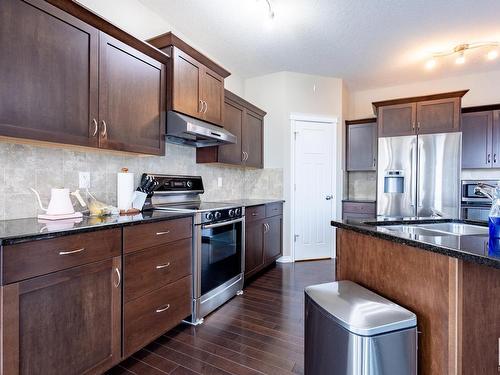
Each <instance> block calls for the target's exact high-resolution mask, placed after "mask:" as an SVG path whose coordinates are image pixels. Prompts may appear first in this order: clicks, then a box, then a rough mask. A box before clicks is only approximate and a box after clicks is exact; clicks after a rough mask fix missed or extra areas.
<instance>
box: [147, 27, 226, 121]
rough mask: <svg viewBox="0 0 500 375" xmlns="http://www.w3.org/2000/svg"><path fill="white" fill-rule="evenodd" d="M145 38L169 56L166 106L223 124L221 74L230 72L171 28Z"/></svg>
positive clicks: (224, 74) (224, 76)
mask: <svg viewBox="0 0 500 375" xmlns="http://www.w3.org/2000/svg"><path fill="white" fill-rule="evenodd" d="M148 42H149V43H151V44H152V45H153V46H155V47H157V48H160V49H161V50H162V51H165V52H166V53H168V54H170V55H171V56H172V59H171V62H170V68H171V69H170V70H171V73H169V74H170V75H169V79H168V88H167V90H168V95H167V96H168V97H169V99H168V110H173V111H177V112H181V113H184V114H186V115H189V116H192V117H196V118H198V119H201V120H205V121H208V122H211V123H213V124H215V125H219V126H223V121H224V78H227V77H228V76H229V75H230V73H229V72H228V71H227V70H225V69H224V68H222V67H221V66H220V65H218V64H216V63H215V62H213V61H212V60H210V59H209V58H208V57H206V56H205V55H203V54H201V53H200V52H199V51H197V50H195V49H194V48H193V47H191V46H190V45H188V44H187V43H186V42H184V41H183V40H181V39H179V38H178V37H177V36H175V35H174V34H172V33H171V32H169V33H166V34H162V35H159V36H157V37H155V38H153V39H150V40H148Z"/></svg>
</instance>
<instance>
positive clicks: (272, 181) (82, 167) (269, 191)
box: [0, 141, 283, 220]
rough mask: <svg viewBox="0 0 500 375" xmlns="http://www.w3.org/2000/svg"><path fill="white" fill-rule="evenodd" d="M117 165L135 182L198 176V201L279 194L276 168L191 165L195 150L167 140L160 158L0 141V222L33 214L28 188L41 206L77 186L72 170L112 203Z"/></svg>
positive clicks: (33, 203)
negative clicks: (54, 193) (53, 192)
mask: <svg viewBox="0 0 500 375" xmlns="http://www.w3.org/2000/svg"><path fill="white" fill-rule="evenodd" d="M123 167H126V168H128V169H129V171H130V172H132V173H134V175H135V180H136V185H138V183H139V179H140V176H141V174H142V173H143V172H151V173H162V174H181V175H201V176H202V177H203V182H204V185H205V194H204V195H203V197H202V199H204V200H226V199H238V198H266V199H267V198H271V199H272V198H281V197H282V196H283V171H282V170H281V169H243V168H239V167H233V166H226V165H218V164H209V165H207V164H196V150H195V149H194V148H191V147H185V146H178V145H172V144H167V152H166V155H165V156H137V155H130V154H118V153H110V152H107V151H102V150H91V149H85V150H83V151H82V150H81V149H77V150H74V149H71V148H56V147H54V146H39V145H31V144H17V143H10V142H6V141H0V220H7V219H17V218H25V217H34V216H36V215H37V213H38V212H39V210H38V206H37V203H36V199H35V195H34V194H33V193H32V192H31V191H30V190H29V188H30V187H33V188H35V189H37V190H38V191H39V192H40V195H41V197H42V202H43V203H44V204H45V205H46V204H47V203H48V200H49V196H50V188H51V187H62V186H64V187H68V188H70V189H72V190H74V189H76V188H78V172H90V191H91V192H92V193H93V194H94V195H95V196H96V198H98V199H100V200H103V201H105V202H107V203H110V204H113V205H116V173H118V172H119V171H120V169H121V168H123ZM219 177H221V178H222V187H218V178H219ZM75 207H76V205H75Z"/></svg>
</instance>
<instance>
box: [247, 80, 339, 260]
mask: <svg viewBox="0 0 500 375" xmlns="http://www.w3.org/2000/svg"><path fill="white" fill-rule="evenodd" d="M343 94H345V87H344V86H343V82H342V80H341V79H338V78H332V77H321V76H314V75H308V74H300V73H293V72H279V73H273V74H269V75H265V76H260V77H255V78H250V79H247V80H246V81H245V97H246V99H247V100H249V101H250V102H252V103H254V104H255V105H257V106H258V107H260V108H262V109H263V110H265V111H266V112H267V113H268V114H267V116H266V119H265V127H264V139H265V144H264V154H265V158H264V165H265V167H266V168H283V189H284V192H283V197H284V199H285V200H286V204H285V208H284V220H283V221H284V230H283V232H284V233H283V235H284V255H285V256H289V255H290V249H291V243H290V237H291V232H290V231H291V220H290V219H291V218H290V187H291V173H290V172H291V158H290V152H291V150H290V145H291V138H290V137H291V132H290V114H292V113H303V114H312V115H316V116H323V117H332V118H338V120H339V126H338V129H337V130H338V133H337V149H340V150H341V149H342V139H343V127H342V126H340V124H342V119H343V107H345V103H344V101H343ZM338 159H339V160H338V170H339V172H340V171H341V168H342V165H343V164H342V163H343V161H342V160H341V159H340V158H338ZM336 181H337V192H338V193H337V195H338V197H339V203H338V207H337V212H340V197H341V196H342V188H343V179H342V173H339V176H338V178H337V179H336Z"/></svg>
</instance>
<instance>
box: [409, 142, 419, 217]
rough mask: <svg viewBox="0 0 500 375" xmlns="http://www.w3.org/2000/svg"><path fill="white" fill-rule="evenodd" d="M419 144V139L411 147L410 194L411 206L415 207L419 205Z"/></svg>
mask: <svg viewBox="0 0 500 375" xmlns="http://www.w3.org/2000/svg"><path fill="white" fill-rule="evenodd" d="M417 143H418V138H417V139H416V142H413V143H412V145H411V177H410V189H411V194H410V199H411V206H412V207H415V206H416V203H417V196H416V195H417V181H418V180H417ZM414 214H415V216H416V211H414Z"/></svg>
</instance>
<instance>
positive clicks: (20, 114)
mask: <svg viewBox="0 0 500 375" xmlns="http://www.w3.org/2000/svg"><path fill="white" fill-rule="evenodd" d="M98 45H99V31H98V30H97V29H95V28H94V27H92V26H89V25H87V24H86V23H84V22H82V21H80V20H79V19H77V18H75V17H73V16H71V15H69V14H67V13H65V12H63V11H62V10H60V9H57V8H55V7H54V6H52V5H50V4H48V3H47V2H45V1H39V0H28V1H20V0H2V2H1V12H0V82H1V87H2V88H1V90H0V134H1V135H4V136H10V137H19V138H29V139H35V140H42V141H51V142H61V143H70V144H76V145H81V146H97V137H96V136H94V131H95V129H96V126H97V125H96V122H97V119H98V103H97V99H98V80H97V76H98Z"/></svg>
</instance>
